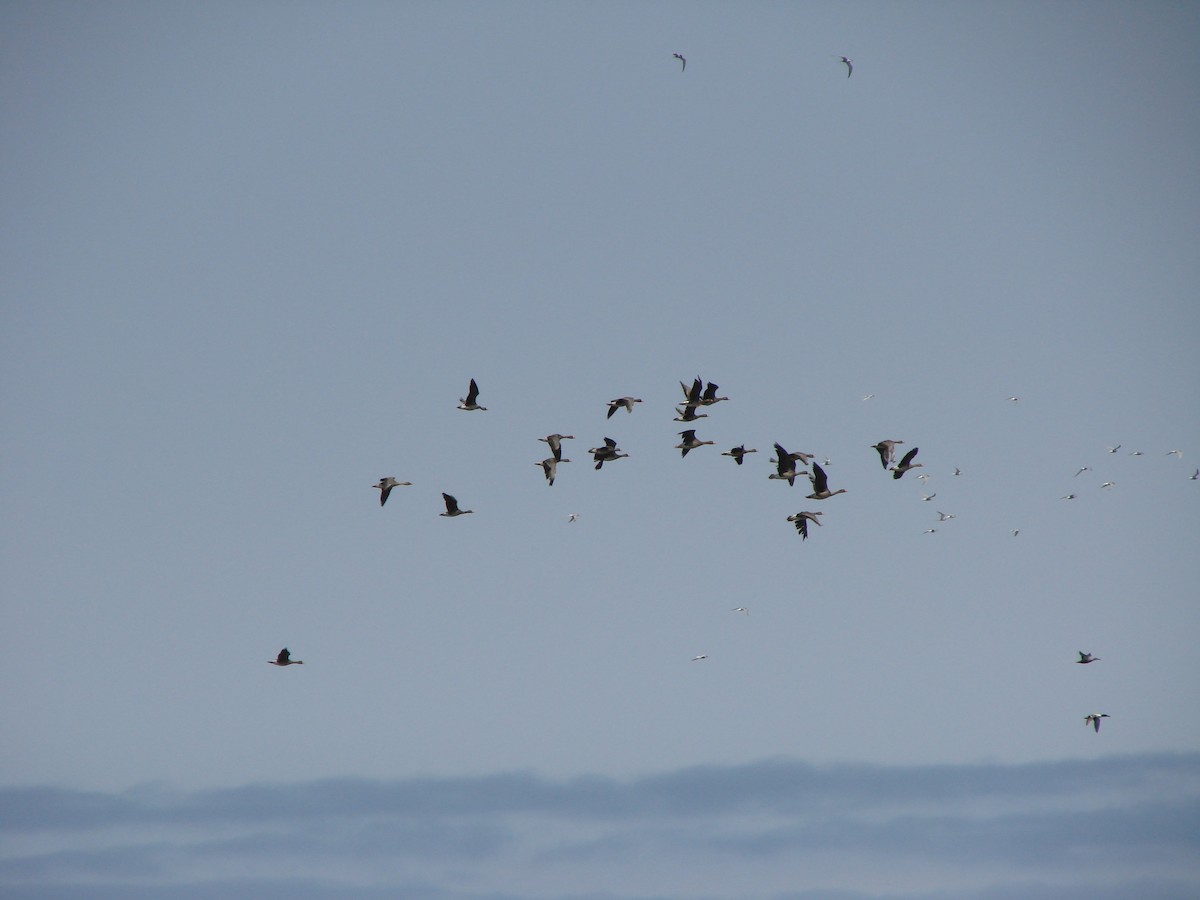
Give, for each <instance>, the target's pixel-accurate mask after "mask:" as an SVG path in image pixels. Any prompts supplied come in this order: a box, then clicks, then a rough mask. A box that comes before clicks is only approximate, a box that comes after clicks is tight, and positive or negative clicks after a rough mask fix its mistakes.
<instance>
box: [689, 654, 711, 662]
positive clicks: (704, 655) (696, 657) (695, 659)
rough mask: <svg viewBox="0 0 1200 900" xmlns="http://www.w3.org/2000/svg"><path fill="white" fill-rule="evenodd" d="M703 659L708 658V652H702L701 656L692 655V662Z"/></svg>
mask: <svg viewBox="0 0 1200 900" xmlns="http://www.w3.org/2000/svg"><path fill="white" fill-rule="evenodd" d="M701 659H708V654H707V653H701V654H700V655H699V656H693V657H692V662H697V661H698V660H701Z"/></svg>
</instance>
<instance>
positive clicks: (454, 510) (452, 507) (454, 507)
mask: <svg viewBox="0 0 1200 900" xmlns="http://www.w3.org/2000/svg"><path fill="white" fill-rule="evenodd" d="M442 499H443V500H445V501H446V511H445V512H444V513H438V515H439V516H449V517H454V516H465V515H467V514H468V513H473V512H475V510H473V509H459V508H458V501H457V500H455V499H454V498H453V497H451V496H450V495H449V494H447V493H445V492H443V493H442Z"/></svg>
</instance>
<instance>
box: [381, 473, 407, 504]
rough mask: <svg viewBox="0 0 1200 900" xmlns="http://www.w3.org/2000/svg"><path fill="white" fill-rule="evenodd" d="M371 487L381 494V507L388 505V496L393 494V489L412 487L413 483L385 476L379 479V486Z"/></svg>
mask: <svg viewBox="0 0 1200 900" xmlns="http://www.w3.org/2000/svg"><path fill="white" fill-rule="evenodd" d="M371 487H373V488H375V489H376V490H378V491H379V492H380V494H379V505H380V506H383V504H385V503H387V498H388V494H390V493H391V492H392V488H394V487H412V482H411V481H397V480H396V479H395V478H393V477H392V476H391V475H385V476H384V477H382V478H380V479H379V484H373V485H371Z"/></svg>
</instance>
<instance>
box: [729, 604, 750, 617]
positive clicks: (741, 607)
mask: <svg viewBox="0 0 1200 900" xmlns="http://www.w3.org/2000/svg"><path fill="white" fill-rule="evenodd" d="M730 612H740V613H744V614H745V615H747V616H748V615H750V610H748V609H746V607H744V606H738V607H734V608H733V609H731V610H730Z"/></svg>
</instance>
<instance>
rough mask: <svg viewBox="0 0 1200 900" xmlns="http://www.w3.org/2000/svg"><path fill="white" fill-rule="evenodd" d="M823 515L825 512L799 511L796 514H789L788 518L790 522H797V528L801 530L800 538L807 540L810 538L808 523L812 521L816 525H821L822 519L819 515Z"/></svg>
mask: <svg viewBox="0 0 1200 900" xmlns="http://www.w3.org/2000/svg"><path fill="white" fill-rule="evenodd" d="M823 515H824V513H819V512H798V513H796V514H795V515H794V516H788V517H787V520H788V521H789V522H794V523H795V525H796V530H797V531H798V532H800V539H801V540H804V541H807V540H808V523H809V522H812V523H813V524H814V525H820V524H821V522H820V520H818V519H817V516H823Z"/></svg>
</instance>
